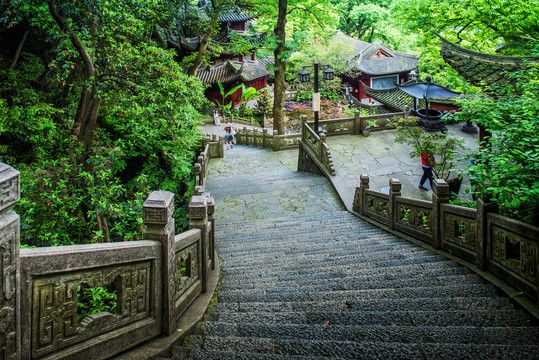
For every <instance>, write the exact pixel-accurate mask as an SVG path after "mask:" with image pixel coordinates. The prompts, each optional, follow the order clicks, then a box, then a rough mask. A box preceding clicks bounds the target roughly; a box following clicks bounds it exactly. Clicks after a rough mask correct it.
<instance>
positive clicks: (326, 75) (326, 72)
mask: <svg viewBox="0 0 539 360" xmlns="http://www.w3.org/2000/svg"><path fill="white" fill-rule="evenodd" d="M323 73H324V80H333V74H334V73H335V71H333V70H332V69H330V68H326V69H324V71H323Z"/></svg>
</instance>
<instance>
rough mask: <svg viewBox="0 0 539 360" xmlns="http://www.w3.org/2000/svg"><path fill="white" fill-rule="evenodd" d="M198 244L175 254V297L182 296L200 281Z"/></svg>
mask: <svg viewBox="0 0 539 360" xmlns="http://www.w3.org/2000/svg"><path fill="white" fill-rule="evenodd" d="M198 259H199V253H198V242H195V243H193V244H191V245H189V246H188V247H186V248H184V249H182V250H180V251H178V252H177V253H176V274H175V276H174V279H175V283H176V297H177V298H179V297H181V296H182V294H183V292H184V291H186V290H188V289H189V287H190V286H191V285H193V284H194V283H195V282H196V281H197V280H200V268H199V263H198V261H199V260H198Z"/></svg>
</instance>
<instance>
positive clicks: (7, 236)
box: [0, 226, 19, 305]
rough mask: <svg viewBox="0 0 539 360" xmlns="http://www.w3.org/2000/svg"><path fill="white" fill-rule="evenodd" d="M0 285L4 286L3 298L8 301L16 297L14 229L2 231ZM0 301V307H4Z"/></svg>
mask: <svg viewBox="0 0 539 360" xmlns="http://www.w3.org/2000/svg"><path fill="white" fill-rule="evenodd" d="M10 230H13V231H10ZM0 234H1V238H0V281H1V282H0V284H1V285H2V288H1V289H2V293H3V296H0V300H2V298H4V299H6V300H10V299H12V298H13V295H15V291H16V289H15V276H16V272H17V269H16V259H15V244H16V242H17V241H19V240H18V239H17V232H16V230H14V229H12V227H11V226H10V227H6V228H4V229H2V230H1V231H0ZM2 303H3V302H2V301H0V305H2Z"/></svg>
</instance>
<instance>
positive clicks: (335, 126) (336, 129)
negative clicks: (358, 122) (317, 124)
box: [325, 120, 354, 136]
mask: <svg viewBox="0 0 539 360" xmlns="http://www.w3.org/2000/svg"><path fill="white" fill-rule="evenodd" d="M353 131H354V120H351V121H346V122H336V123H329V124H327V125H326V128H325V132H326V134H327V135H328V136H331V135H335V134H342V133H350V132H353Z"/></svg>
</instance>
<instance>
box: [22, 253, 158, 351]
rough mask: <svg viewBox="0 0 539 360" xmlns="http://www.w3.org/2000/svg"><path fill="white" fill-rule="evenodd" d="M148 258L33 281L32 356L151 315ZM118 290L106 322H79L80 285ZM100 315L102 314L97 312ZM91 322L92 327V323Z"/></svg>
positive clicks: (94, 317)
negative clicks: (115, 311) (130, 263)
mask: <svg viewBox="0 0 539 360" xmlns="http://www.w3.org/2000/svg"><path fill="white" fill-rule="evenodd" d="M150 273H151V263H150V262H149V261H146V262H143V263H139V264H136V265H123V266H113V267H107V268H101V269H96V270H88V271H79V272H73V273H62V274H59V275H51V276H44V277H38V278H34V279H33V281H32V290H33V299H32V329H36V331H34V332H33V333H32V356H34V357H38V356H43V355H45V354H49V353H52V352H54V351H57V350H59V349H62V348H64V347H67V346H70V345H73V344H75V343H78V342H80V341H84V340H86V339H88V338H90V337H94V336H97V335H99V334H102V333H105V332H108V331H111V330H114V329H116V328H120V327H122V326H125V325H127V324H130V323H133V322H136V321H138V320H141V319H144V318H147V317H149V316H151V312H150V285H151V284H150V281H149V277H150ZM80 284H87V285H88V286H90V287H99V286H107V287H109V288H110V287H112V288H114V289H115V290H116V294H117V314H115V315H111V314H106V315H108V316H106V317H105V318H106V320H107V321H98V320H99V316H97V317H96V316H95V315H93V316H92V317H93V319H92V320H95V321H94V323H93V324H91V323H92V321H85V320H88V318H86V319H84V320H83V321H82V322H81V324H77V300H78V286H79V285H80ZM96 315H99V314H96ZM88 324H90V325H91V326H89V325H88Z"/></svg>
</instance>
